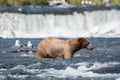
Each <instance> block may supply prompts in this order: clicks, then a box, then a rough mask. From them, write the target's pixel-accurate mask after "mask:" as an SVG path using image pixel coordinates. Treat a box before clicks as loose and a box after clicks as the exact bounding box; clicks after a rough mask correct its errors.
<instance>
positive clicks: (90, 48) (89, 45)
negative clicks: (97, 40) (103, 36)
mask: <svg viewBox="0 0 120 80" xmlns="http://www.w3.org/2000/svg"><path fill="white" fill-rule="evenodd" d="M86 48H87V49H88V50H93V49H94V47H93V46H92V44H88V45H87V47H86Z"/></svg>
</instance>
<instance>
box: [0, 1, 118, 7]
mask: <svg viewBox="0 0 120 80" xmlns="http://www.w3.org/2000/svg"><path fill="white" fill-rule="evenodd" d="M49 1H51V0H0V6H21V5H49ZM66 1H67V2H68V3H69V4H72V5H81V4H82V3H81V2H82V1H91V2H92V4H101V3H102V2H103V0H66ZM109 1H110V4H120V0H109Z"/></svg>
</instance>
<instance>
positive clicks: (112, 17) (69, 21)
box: [0, 10, 120, 38]
mask: <svg viewBox="0 0 120 80" xmlns="http://www.w3.org/2000/svg"><path fill="white" fill-rule="evenodd" d="M119 15H120V11H117V10H110V11H93V12H84V14H79V13H77V12H75V13H73V14H72V15H70V14H69V15H54V14H45V15H43V14H28V15H26V14H17V13H1V14H0V37H3V38H43V37H48V36H55V37H66V38H69V37H70V38H71V37H83V36H84V37H120V27H119V26H120V23H119V22H120V16H119Z"/></svg>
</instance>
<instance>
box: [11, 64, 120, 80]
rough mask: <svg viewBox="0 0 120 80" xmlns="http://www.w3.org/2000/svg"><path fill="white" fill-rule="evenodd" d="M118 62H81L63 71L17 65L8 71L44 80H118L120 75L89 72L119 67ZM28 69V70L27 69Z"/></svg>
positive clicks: (22, 76)
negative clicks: (53, 79) (49, 79)
mask: <svg viewBox="0 0 120 80" xmlns="http://www.w3.org/2000/svg"><path fill="white" fill-rule="evenodd" d="M119 64H120V63H119V62H108V63H99V62H95V63H94V64H93V65H90V64H89V63H86V62H82V63H80V62H79V63H77V64H72V65H75V66H77V68H73V67H71V66H72V65H71V66H67V67H66V68H65V69H60V70H57V69H54V68H50V69H31V68H30V67H34V66H41V63H39V62H38V63H35V64H31V65H29V66H24V65H18V66H16V67H14V68H12V69H10V70H22V71H24V72H27V73H30V74H31V75H32V74H33V75H34V74H36V77H40V78H46V77H51V76H54V77H56V78H66V77H73V78H76V77H79V76H80V77H102V78H116V80H117V79H118V80H119V76H120V73H106V74H102V73H100V74H99V73H94V72H92V71H91V69H99V68H103V67H112V66H115V65H119ZM29 68H30V69H29ZM9 76H10V77H14V78H26V77H27V76H28V75H27V74H26V75H17V74H15V75H9Z"/></svg>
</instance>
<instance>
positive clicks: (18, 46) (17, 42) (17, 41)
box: [15, 40, 21, 48]
mask: <svg viewBox="0 0 120 80" xmlns="http://www.w3.org/2000/svg"><path fill="white" fill-rule="evenodd" d="M15 47H17V48H20V47H21V43H20V41H19V40H16V41H15Z"/></svg>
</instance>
